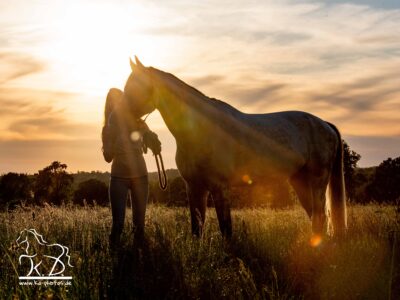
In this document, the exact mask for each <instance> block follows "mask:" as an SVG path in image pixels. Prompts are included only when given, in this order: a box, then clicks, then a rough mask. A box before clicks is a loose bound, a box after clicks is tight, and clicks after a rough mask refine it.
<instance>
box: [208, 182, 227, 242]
mask: <svg viewBox="0 0 400 300" xmlns="http://www.w3.org/2000/svg"><path fill="white" fill-rule="evenodd" d="M212 197H213V200H214V205H215V210H216V212H217V217H218V223H219V228H220V230H221V233H222V236H223V237H224V238H226V239H228V240H230V239H231V238H232V219H231V208H230V203H229V200H228V199H227V198H226V197H225V195H224V192H223V191H222V190H220V189H217V190H214V191H212Z"/></svg>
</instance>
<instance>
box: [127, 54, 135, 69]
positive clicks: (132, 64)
mask: <svg viewBox="0 0 400 300" xmlns="http://www.w3.org/2000/svg"><path fill="white" fill-rule="evenodd" d="M135 57H136V56H135ZM129 63H130V64H131V70H132V72H133V71H135V69H136V65H135V63H134V62H133V61H132V58H129Z"/></svg>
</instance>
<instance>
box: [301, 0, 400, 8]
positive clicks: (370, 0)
mask: <svg viewBox="0 0 400 300" xmlns="http://www.w3.org/2000/svg"><path fill="white" fill-rule="evenodd" d="M296 2H297V3H298V1H296ZM303 2H310V3H324V4H325V5H335V4H345V3H352V4H355V5H361V6H369V7H373V8H380V9H400V3H399V1H397V0H379V1H376V0H324V1H321V0H306V1H303Z"/></svg>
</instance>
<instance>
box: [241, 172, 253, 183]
mask: <svg viewBox="0 0 400 300" xmlns="http://www.w3.org/2000/svg"><path fill="white" fill-rule="evenodd" d="M242 180H243V182H245V183H247V184H252V183H253V180H251V178H250V176H249V175H247V174H245V175H243V176H242Z"/></svg>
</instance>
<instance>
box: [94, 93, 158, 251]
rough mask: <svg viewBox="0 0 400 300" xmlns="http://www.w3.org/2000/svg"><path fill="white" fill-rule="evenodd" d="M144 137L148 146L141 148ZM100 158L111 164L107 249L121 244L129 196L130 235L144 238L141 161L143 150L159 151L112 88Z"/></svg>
mask: <svg viewBox="0 0 400 300" xmlns="http://www.w3.org/2000/svg"><path fill="white" fill-rule="evenodd" d="M143 136H145V140H146V141H151V142H147V143H148V144H147V145H143ZM102 142H103V156H104V159H105V160H106V161H107V162H108V163H109V162H112V165H111V179H110V186H109V197H110V201H111V210H112V218H113V222H112V228H111V234H110V247H111V249H115V248H117V247H118V246H119V244H120V237H121V233H122V230H123V227H124V220H125V207H126V199H127V196H128V195H129V192H130V195H131V200H132V215H133V228H134V230H133V233H134V239H135V241H137V242H142V241H143V239H144V221H145V213H146V203H147V197H148V177H147V168H146V163H145V161H144V158H143V150H142V149H143V147H149V148H150V149H151V150H152V151H153V153H155V154H156V153H160V152H161V143H160V141H159V140H158V138H157V135H156V134H155V133H153V132H151V131H150V130H149V128H148V127H147V125H146V123H145V122H144V121H143V120H141V119H140V118H136V117H135V114H134V112H132V111H131V110H130V107H129V106H128V105H127V103H126V101H125V100H124V98H123V92H122V91H121V90H119V89H116V88H112V89H110V91H109V92H108V94H107V98H106V104H105V110H104V126H103V130H102Z"/></svg>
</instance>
